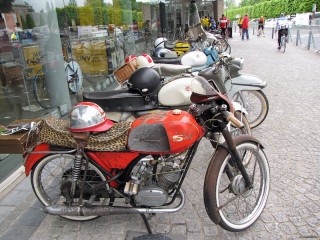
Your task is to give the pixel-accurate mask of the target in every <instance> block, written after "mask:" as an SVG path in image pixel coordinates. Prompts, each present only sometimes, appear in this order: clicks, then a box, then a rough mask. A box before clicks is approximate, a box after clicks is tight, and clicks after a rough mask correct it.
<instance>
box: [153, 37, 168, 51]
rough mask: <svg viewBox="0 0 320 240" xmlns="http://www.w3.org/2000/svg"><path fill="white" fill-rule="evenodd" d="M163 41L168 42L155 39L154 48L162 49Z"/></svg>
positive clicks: (162, 39) (164, 39)
mask: <svg viewBox="0 0 320 240" xmlns="http://www.w3.org/2000/svg"><path fill="white" fill-rule="evenodd" d="M165 41H168V39H166V38H163V37H161V38H157V39H156V40H155V41H154V48H159V47H160V48H164V42H165Z"/></svg>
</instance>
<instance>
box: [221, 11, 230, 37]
mask: <svg viewBox="0 0 320 240" xmlns="http://www.w3.org/2000/svg"><path fill="white" fill-rule="evenodd" d="M228 24H229V19H228V18H227V17H226V16H224V14H222V16H221V18H219V27H220V29H221V35H223V36H226V29H227V26H228Z"/></svg>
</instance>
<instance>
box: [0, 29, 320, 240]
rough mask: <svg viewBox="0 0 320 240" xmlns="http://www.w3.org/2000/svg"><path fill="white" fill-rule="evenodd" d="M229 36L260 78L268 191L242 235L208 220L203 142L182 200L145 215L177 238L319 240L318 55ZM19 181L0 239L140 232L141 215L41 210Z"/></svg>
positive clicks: (3, 206)
mask: <svg viewBox="0 0 320 240" xmlns="http://www.w3.org/2000/svg"><path fill="white" fill-rule="evenodd" d="M250 38H251V39H250V40H249V41H246V40H245V41H241V40H240V38H239V36H238V33H237V34H234V38H233V39H230V44H231V46H232V55H233V56H235V57H243V58H244V59H245V62H244V70H243V72H246V73H252V74H256V75H258V76H259V77H261V78H262V79H265V80H267V82H268V86H267V88H266V89H265V91H264V92H265V93H266V95H267V96H268V99H269V104H270V112H269V115H268V117H267V119H266V120H265V122H264V123H263V124H262V125H261V126H259V127H258V128H257V129H254V130H253V134H254V135H255V136H256V137H257V138H258V139H260V140H261V142H262V143H263V144H264V146H265V151H266V154H267V156H268V159H269V163H270V168H271V188H270V196H269V199H268V203H267V205H266V208H265V210H264V211H263V213H262V215H261V217H260V218H259V219H258V220H257V222H256V223H255V224H254V225H253V226H252V227H251V228H249V229H247V230H245V231H243V232H241V233H231V232H227V231H225V230H223V229H222V228H220V227H219V226H216V225H215V224H213V223H212V222H211V221H210V219H209V217H208V216H207V214H206V212H205V208H204V203H203V197H202V188H203V181H204V175H205V171H206V168H207V165H208V162H209V156H210V154H211V153H212V150H210V145H209V143H208V142H207V141H202V143H201V147H200V149H199V151H198V152H197V154H196V158H195V161H194V162H193V163H192V165H191V169H190V171H189V173H188V176H187V178H186V180H185V182H184V184H183V187H184V189H185V191H186V196H187V201H186V205H185V206H184V208H183V209H182V210H181V211H180V212H178V213H174V214H163V215H161V214H159V215H156V216H152V217H151V218H150V224H151V227H152V229H153V230H154V231H155V232H157V233H169V234H175V235H179V236H182V238H181V239H190V240H191V239H192V240H196V239H205V240H206V239H272V240H273V239H302V238H309V239H310V238H311V239H320V204H319V203H320V181H319V180H320V177H319V172H320V165H319V161H320V150H319V149H320V148H319V143H320V128H319V126H320V124H319V119H320V104H319V103H320V84H319V76H320V68H319V59H320V56H319V54H316V53H315V52H313V51H307V50H305V49H304V48H301V47H296V46H294V45H293V44H289V46H288V47H287V51H286V52H285V53H280V52H278V51H277V50H276V47H277V46H276V45H277V44H276V40H272V39H271V38H270V37H260V38H258V37H257V36H252V35H250ZM29 180H30V179H28V178H27V179H25V180H24V181H23V182H22V183H21V184H19V185H18V186H17V187H15V188H14V189H13V190H12V191H11V192H10V193H9V194H8V195H7V196H6V197H4V198H3V199H2V200H1V201H0V236H1V237H0V239H19V240H23V239H26V240H27V239H29V240H39V239H42V240H44V239H59V240H60V239H68V240H70V239H76V240H81V239H86V240H88V239H112V240H116V239H121V240H123V239H125V236H126V233H127V231H128V230H131V231H143V232H146V228H145V226H144V224H143V221H142V219H141V217H140V216H135V215H118V216H114V217H106V216H105V217H101V218H99V219H96V220H91V221H87V222H74V221H70V220H65V219H63V218H60V217H57V216H50V215H46V214H44V213H42V212H41V211H40V208H41V206H40V204H39V203H38V201H37V200H36V199H35V197H34V195H33V193H32V192H31V187H30V181H29Z"/></svg>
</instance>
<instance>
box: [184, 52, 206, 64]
mask: <svg viewBox="0 0 320 240" xmlns="http://www.w3.org/2000/svg"><path fill="white" fill-rule="evenodd" d="M206 62H207V56H206V55H205V54H204V53H203V52H200V51H192V52H187V53H186V54H184V55H183V56H182V58H181V64H182V65H188V66H191V67H201V66H203V65H205V64H206Z"/></svg>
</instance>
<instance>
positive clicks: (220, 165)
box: [25, 3, 270, 233]
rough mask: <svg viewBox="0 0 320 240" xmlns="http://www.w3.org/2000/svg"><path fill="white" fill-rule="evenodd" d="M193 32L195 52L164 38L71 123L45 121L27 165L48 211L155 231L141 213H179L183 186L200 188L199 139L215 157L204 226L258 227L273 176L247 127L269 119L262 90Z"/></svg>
mask: <svg viewBox="0 0 320 240" xmlns="http://www.w3.org/2000/svg"><path fill="white" fill-rule="evenodd" d="M192 4H194V3H191V5H192ZM194 5H195V4H194ZM194 9H195V10H194ZM193 11H194V12H193ZM190 12H191V13H190V14H191V15H192V14H197V12H198V11H197V9H196V6H191V8H190ZM199 24H200V25H199ZM191 26H193V27H191V28H190V29H189V31H193V32H191V33H190V35H191V36H193V38H192V39H191V42H198V41H200V43H201V44H202V45H205V46H206V47H205V48H203V49H202V51H199V49H198V50H195V51H189V52H187V53H185V54H183V55H182V56H177V57H175V56H174V54H173V53H172V52H171V53H170V51H167V50H170V49H164V48H165V40H164V39H162V40H164V41H163V46H161V49H162V51H160V50H159V49H158V48H157V49H155V51H154V54H153V56H150V55H146V54H144V55H140V56H138V57H135V56H129V57H128V58H127V60H126V61H127V63H126V65H125V67H130V68H131V69H134V71H132V73H131V75H130V76H128V78H127V79H122V81H120V85H119V89H116V90H114V91H96V92H84V93H83V98H84V101H83V102H80V103H78V104H77V105H75V106H74V107H73V108H72V109H71V111H70V114H69V116H70V118H69V120H59V121H58V120H57V121H56V122H55V121H53V122H51V123H50V122H47V123H46V130H45V131H43V130H41V131H40V135H41V134H42V137H41V143H40V144H38V145H37V146H36V147H35V148H34V149H33V150H32V151H31V152H30V153H29V155H28V156H27V158H26V161H25V167H26V174H27V175H29V174H31V183H32V187H33V190H34V192H35V194H36V196H37V197H38V199H39V200H40V202H41V203H42V204H43V205H44V206H45V207H44V211H45V212H47V213H49V214H53V215H60V216H62V217H64V218H67V219H72V220H80V221H81V220H89V219H94V218H96V217H99V216H103V215H110V217H111V215H114V214H140V215H141V216H142V218H143V220H144V222H145V224H146V227H147V230H148V232H149V233H152V231H151V227H150V225H149V223H148V218H147V216H146V215H148V216H149V215H150V214H151V215H152V214H161V213H174V212H177V211H179V210H181V209H182V207H183V206H184V204H185V201H186V196H185V192H184V191H183V190H182V186H183V184H184V185H186V184H188V182H190V181H199V180H197V179H192V176H190V175H189V176H187V172H188V170H189V168H190V165H191V164H192V160H193V159H194V156H195V154H196V152H197V150H199V146H200V141H201V140H202V138H206V139H208V140H209V142H210V144H211V146H212V147H213V149H214V150H215V151H214V153H213V155H212V156H209V155H208V160H206V159H203V164H205V165H208V168H207V172H206V175H205V177H204V186H203V199H204V206H205V209H206V212H207V214H208V216H209V218H210V219H211V220H212V221H213V222H214V223H216V224H219V225H220V226H221V227H223V228H224V229H227V230H229V231H234V232H238V231H242V230H244V229H246V228H248V227H250V226H251V225H252V224H253V223H254V222H255V221H256V220H257V219H258V217H259V216H260V214H261V213H262V211H263V209H264V207H265V205H266V201H267V197H268V194H269V185H270V172H269V165H268V160H267V157H266V154H265V152H264V147H263V145H262V144H261V143H260V141H259V140H257V139H256V138H255V137H253V136H252V135H251V129H252V128H254V127H257V126H259V125H260V124H261V123H262V122H263V121H264V119H265V118H266V116H267V113H268V107H269V106H268V100H267V97H266V95H265V94H264V93H263V92H262V89H263V88H264V87H266V82H265V81H263V80H261V79H259V78H258V77H257V76H254V75H249V74H243V73H241V72H240V70H242V68H243V62H244V60H243V59H242V58H235V57H231V56H230V55H229V54H226V53H219V51H218V50H219V48H218V49H217V48H216V45H215V44H213V43H216V42H217V40H216V39H208V36H209V35H208V34H207V35H206V33H205V32H204V31H203V30H202V28H201V23H200V18H199V21H198V22H197V21H195V23H194V24H193V25H191ZM199 29H200V30H199ZM202 31H203V32H202ZM194 36H197V37H196V38H195V37H194ZM206 40H207V41H206ZM189 41H190V39H189ZM157 42H159V41H157ZM158 47H159V46H158ZM159 52H162V53H165V54H166V56H164V55H163V56H161V55H157V53H159ZM172 63H175V64H172ZM118 76H120V75H118ZM249 96H250V97H249ZM50 132H54V133H56V135H54V134H52V133H51V134H50ZM47 139H51V140H50V141H49V140H47ZM202 156H205V155H202Z"/></svg>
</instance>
